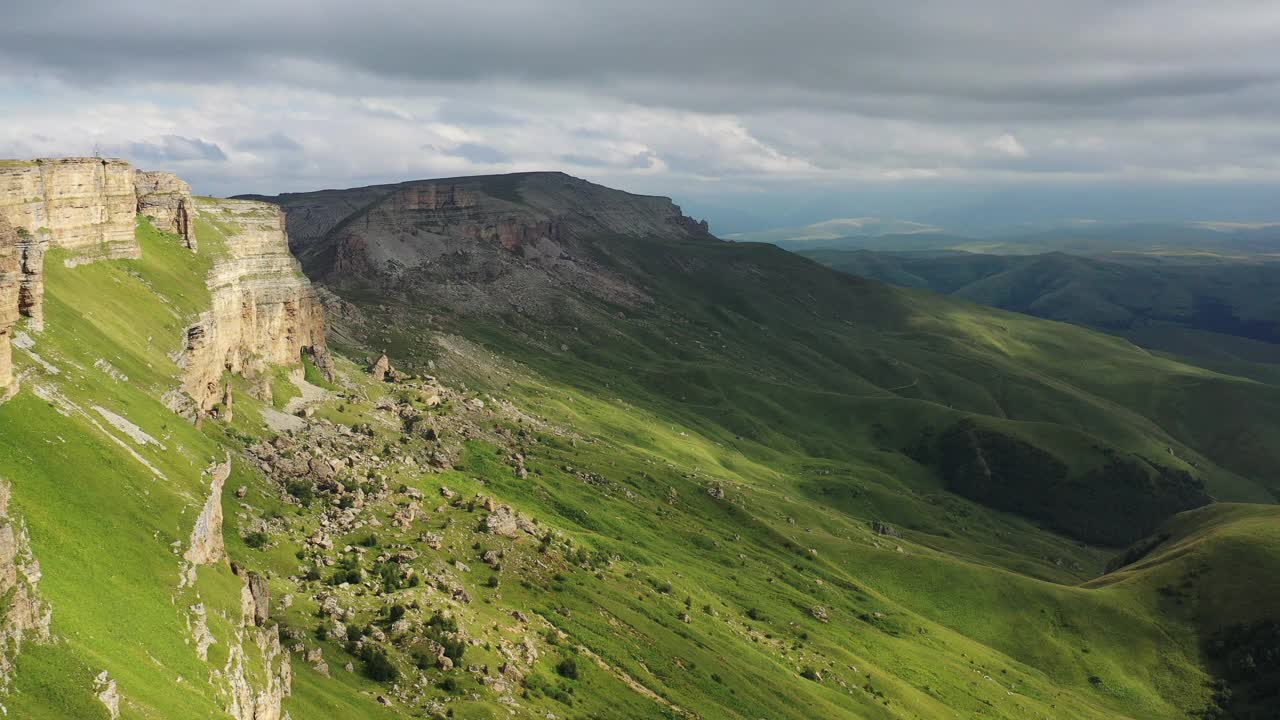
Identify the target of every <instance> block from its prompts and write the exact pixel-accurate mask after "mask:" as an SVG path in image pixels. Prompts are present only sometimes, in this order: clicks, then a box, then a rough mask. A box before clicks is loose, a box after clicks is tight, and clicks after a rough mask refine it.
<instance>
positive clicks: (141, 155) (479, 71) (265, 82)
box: [0, 0, 1280, 194]
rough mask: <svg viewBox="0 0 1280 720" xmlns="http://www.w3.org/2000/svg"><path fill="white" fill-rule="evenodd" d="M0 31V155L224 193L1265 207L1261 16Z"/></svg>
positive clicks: (1268, 77)
mask: <svg viewBox="0 0 1280 720" xmlns="http://www.w3.org/2000/svg"><path fill="white" fill-rule="evenodd" d="M3 15H4V18H3V22H0V118H3V119H0V150H4V149H5V148H8V149H9V150H7V152H14V153H19V152H20V153H23V154H35V153H42V154H61V153H68V152H88V151H91V149H92V148H93V147H94V146H95V145H100V146H101V147H102V148H103V149H104V150H105V149H106V148H107V147H115V148H120V152H121V153H123V154H126V155H128V156H130V157H133V158H137V159H139V160H145V161H146V162H148V163H151V164H157V163H161V162H164V161H171V162H182V163H184V168H186V169H187V170H188V171H189V172H191V173H193V175H194V176H197V177H203V178H209V179H210V181H211V182H213V183H216V185H215V187H216V188H217V189H220V190H221V189H227V190H231V191H243V189H244V188H243V186H244V184H245V183H246V182H252V183H253V184H254V187H253V188H252V189H255V190H263V191H265V190H271V189H289V190H299V189H308V188H310V187H314V186H317V185H341V184H350V182H351V180H352V179H354V178H378V179H396V178H401V179H402V178H405V177H414V176H417V177H424V176H428V175H431V174H441V175H460V174H466V173H467V172H470V171H472V170H476V171H482V172H494V171H495V170H498V169H504V170H512V171H515V170H530V169H547V168H556V167H559V166H561V165H563V166H566V167H569V168H577V169H579V171H581V172H583V173H586V174H589V175H590V177H591V178H592V179H596V180H600V181H604V182H613V183H615V184H622V185H624V186H625V187H628V188H632V189H638V190H645V191H655V192H661V193H663V194H669V193H671V192H680V191H682V190H683V189H685V188H695V189H698V188H701V189H704V190H707V191H708V192H728V191H730V190H733V191H735V192H739V191H740V192H750V191H759V190H770V189H771V188H769V187H766V185H767V184H768V183H775V184H777V183H790V184H792V185H794V186H797V187H802V186H809V185H812V186H814V187H816V186H817V185H819V184H823V183H826V184H828V186H829V185H830V183H838V182H897V181H900V180H920V179H929V180H934V179H942V180H963V181H969V180H973V179H975V178H978V179H983V178H985V179H999V180H1032V179H1033V180H1034V181H1036V182H1043V181H1044V179H1045V178H1053V177H1055V176H1059V175H1060V176H1062V177H1064V178H1067V177H1070V178H1072V179H1073V180H1076V179H1080V178H1093V177H1105V178H1107V179H1109V180H1113V181H1119V180H1125V179H1134V178H1140V179H1145V180H1151V181H1166V180H1180V179H1186V178H1193V179H1198V180H1202V181H1205V182H1218V181H1236V180H1241V179H1249V180H1258V181H1268V182H1271V181H1280V148H1277V146H1276V140H1275V138H1276V132H1275V131H1274V129H1273V128H1275V127H1278V126H1280V43H1278V42H1277V38H1280V3H1274V2H1270V3H1268V2H1262V1H1260V0H1259V1H1255V0H1221V1H1219V2H1213V3H1209V2H1205V1H1204V0H1075V1H1073V2H1066V1H1065V0H898V1H897V2H885V1H884V0H877V1H876V2H869V1H866V0H807V1H806V2H801V3H796V2H785V3H784V2H781V0H771V1H769V2H764V1H761V0H698V2H688V1H687V0H679V1H677V0H649V1H648V2H644V3H622V2H607V1H606V2H602V1H601V0H537V1H534V0H489V1H488V2H484V3H460V2H456V1H451V2H447V3H446V2H441V1H439V0H426V1H415V0H364V1H363V2H360V3H352V2H350V0H223V1H222V2H219V3H217V4H216V5H215V6H210V5H209V4H208V3H206V2H195V0H164V1H163V2H161V0H113V1H112V2H103V1H102V0H40V1H38V2H37V1H36V0H11V1H10V2H8V3H6V7H5V11H4V13H3ZM36 132H39V133H41V134H43V135H45V136H47V137H48V138H49V139H48V140H47V141H46V140H38V139H33V137H34V133H36ZM197 138H198V139H197ZM224 149H225V152H224ZM304 155H305V159H306V161H305V162H301V161H300V160H301V158H302V156H304Z"/></svg>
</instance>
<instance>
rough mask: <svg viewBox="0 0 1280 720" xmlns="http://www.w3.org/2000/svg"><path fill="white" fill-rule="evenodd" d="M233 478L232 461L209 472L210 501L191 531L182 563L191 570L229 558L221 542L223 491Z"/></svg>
mask: <svg viewBox="0 0 1280 720" xmlns="http://www.w3.org/2000/svg"><path fill="white" fill-rule="evenodd" d="M230 476H231V458H230V457H228V458H227V459H226V460H225V461H223V462H220V463H215V464H214V465H213V466H212V467H211V468H210V469H209V497H208V499H207V500H205V503H204V509H203V510H201V511H200V517H198V518H196V524H195V527H194V528H192V530H191V545H190V547H188V548H187V552H186V553H185V554H184V555H183V559H184V560H186V561H187V562H188V563H190V564H191V566H192V567H195V566H198V565H208V564H210V563H214V562H217V561H219V560H222V559H223V558H225V557H226V556H227V551H226V547H225V545H224V544H223V540H222V487H223V485H224V484H226V482H227V478H228V477H230Z"/></svg>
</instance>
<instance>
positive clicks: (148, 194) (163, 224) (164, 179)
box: [133, 170, 197, 250]
mask: <svg viewBox="0 0 1280 720" xmlns="http://www.w3.org/2000/svg"><path fill="white" fill-rule="evenodd" d="M133 185H134V190H135V192H136V193H137V198H138V201H137V207H138V214H139V215H146V216H147V217H150V218H152V219H153V220H154V221H155V225H156V227H157V228H158V229H160V230H163V231H165V232H169V233H173V234H174V235H177V236H178V237H180V238H182V241H183V243H184V244H185V245H186V246H187V248H189V249H190V250H196V249H197V245H196V228H195V214H196V206H195V201H194V200H193V199H192V197H191V186H190V185H188V184H187V183H186V182H184V181H183V180H181V179H179V178H178V176H177V175H174V174H173V173H167V172H145V171H142V170H138V171H137V172H136V173H135V174H134V182H133Z"/></svg>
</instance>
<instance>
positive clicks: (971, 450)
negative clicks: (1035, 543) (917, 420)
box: [935, 420, 1209, 545]
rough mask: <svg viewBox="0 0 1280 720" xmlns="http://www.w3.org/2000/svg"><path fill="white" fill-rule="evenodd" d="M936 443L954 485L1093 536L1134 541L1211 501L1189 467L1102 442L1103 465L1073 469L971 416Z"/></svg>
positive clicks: (1082, 535)
mask: <svg viewBox="0 0 1280 720" xmlns="http://www.w3.org/2000/svg"><path fill="white" fill-rule="evenodd" d="M936 449H937V453H936V457H935V461H936V464H937V465H938V467H939V469H940V471H941V473H942V477H943V479H944V480H945V481H946V483H947V487H948V488H949V489H950V490H952V491H953V492H956V493H958V494H960V495H963V496H965V497H967V498H969V499H971V500H976V501H977V502H980V503H982V504H984V505H987V506H990V507H994V508H996V509H999V510H1006V511H1009V512H1015V513H1018V514H1020V515H1024V516H1026V517H1029V518H1032V519H1035V520H1038V521H1040V522H1043V523H1045V524H1046V525H1048V526H1050V527H1052V528H1053V529H1055V530H1059V531H1061V532H1063V533H1066V534H1068V535H1071V536H1072V537H1075V538H1078V539H1080V540H1084V541H1086V542H1091V543H1098V544H1102V545H1124V544H1126V543H1130V542H1133V541H1135V540H1137V539H1139V538H1141V537H1143V536H1145V535H1149V534H1150V533H1151V532H1152V531H1154V530H1155V529H1156V528H1157V527H1159V525H1160V524H1161V523H1163V522H1164V521H1165V520H1166V519H1168V518H1169V517H1171V516H1172V515H1174V514H1175V513H1178V512H1182V511H1183V510H1189V509H1191V508H1195V507H1200V506H1201V505H1205V504H1207V503H1208V502H1209V496H1208V495H1207V494H1206V493H1205V490H1204V484H1203V483H1202V482H1201V481H1200V480H1198V479H1196V478H1194V477H1192V476H1191V474H1190V473H1187V472H1186V471H1183V470H1179V469H1176V468H1170V467H1166V466H1163V465H1159V464H1157V463H1152V462H1149V461H1147V460H1146V459H1145V458H1140V457H1138V456H1129V455H1121V454H1119V453H1116V452H1115V451H1113V450H1110V449H1103V453H1104V454H1105V455H1106V456H1107V461H1106V464H1105V465H1103V466H1101V467H1098V468H1095V469H1093V470H1091V471H1089V472H1086V473H1083V474H1080V475H1076V476H1074V477H1073V476H1071V475H1070V473H1069V469H1068V467H1067V466H1066V464H1064V463H1063V462H1062V461H1061V460H1059V459H1058V458H1057V457H1055V456H1054V455H1053V454H1052V453H1050V452H1048V451H1046V450H1044V449H1042V448H1039V447H1036V446H1035V445H1033V444H1031V443H1029V442H1026V441H1024V440H1021V439H1019V438H1016V437H1013V436H1011V435H1006V434H1004V433H1002V432H998V431H995V430H990V429H986V428H981V427H978V425H977V424H976V423H974V422H973V421H971V420H962V421H960V422H959V423H956V424H955V425H954V426H952V427H951V429H949V430H947V431H946V432H944V433H943V434H942V435H941V436H939V438H938V441H937V446H936Z"/></svg>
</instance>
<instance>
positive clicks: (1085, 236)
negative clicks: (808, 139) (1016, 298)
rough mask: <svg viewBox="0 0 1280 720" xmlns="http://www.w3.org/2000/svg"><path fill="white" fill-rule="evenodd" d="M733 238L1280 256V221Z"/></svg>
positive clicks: (825, 225)
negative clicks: (969, 232)
mask: <svg viewBox="0 0 1280 720" xmlns="http://www.w3.org/2000/svg"><path fill="white" fill-rule="evenodd" d="M727 239H730V240H735V241H738V242H768V243H773V244H775V245H777V246H779V247H782V248H786V249H788V250H796V251H812V250H876V251H890V252H895V251H943V250H956V251H966V252H979V253H990V254H1006V255H1027V254H1038V253H1044V252H1051V251H1060V252H1071V253H1077V254H1091V255H1094V254H1096V255H1101V254H1113V253H1147V254H1164V255H1171V254H1180V255H1197V256H1212V255H1221V256H1227V257H1234V258H1242V257H1252V258H1256V259H1259V260H1268V259H1274V260H1280V225H1277V224H1273V223H1234V222H1217V221H1195V222H1178V223H1104V222H1094V221H1090V220H1078V221H1074V222H1071V223H1066V224H1058V225H1048V226H1043V227H1023V228H1021V229H1019V230H1017V231H1009V232H1004V233H1000V234H993V235H989V236H986V235H982V236H978V235H965V234H957V233H954V232H950V231H948V230H947V229H945V228H943V227H939V226H935V225H929V224H926V223H916V222H911V221H906V220H892V219H882V218H871V217H868V218H843V219H834V220H828V221H825V222H820V223H815V224H812V225H805V226H801V227H789V228H776V229H772V230H762V231H756V232H747V233H738V234H734V235H729V236H727Z"/></svg>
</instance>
